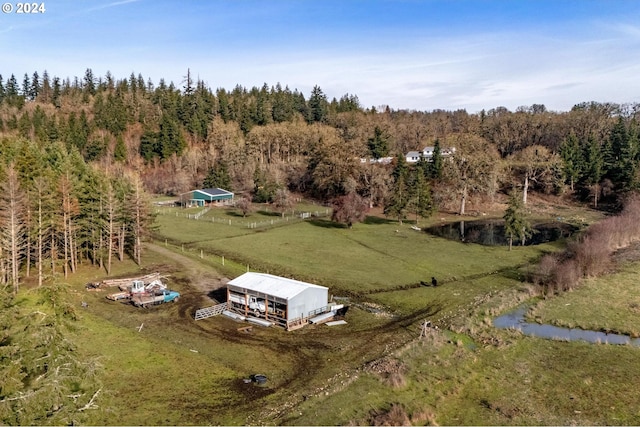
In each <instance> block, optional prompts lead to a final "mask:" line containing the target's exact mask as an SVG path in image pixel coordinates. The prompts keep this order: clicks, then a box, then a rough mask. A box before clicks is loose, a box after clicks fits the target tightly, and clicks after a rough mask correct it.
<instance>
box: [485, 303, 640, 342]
mask: <svg viewBox="0 0 640 427" xmlns="http://www.w3.org/2000/svg"><path fill="white" fill-rule="evenodd" d="M526 312H527V307H520V308H518V309H517V310H515V311H512V312H510V313H507V314H504V315H502V316H500V317H496V318H495V319H494V320H493V326H495V327H496V328H500V329H509V328H513V329H517V330H519V331H520V332H522V333H523V334H525V335H529V336H533V337H538V338H546V339H552V340H559V341H586V342H590V343H603V344H631V345H633V346H636V347H640V338H631V337H629V336H628V335H622V334H607V333H604V332H598V331H587V330H584V329H575V328H574V329H569V328H561V327H558V326H553V325H544V324H539V323H529V322H525V320H524V315H525V313H526Z"/></svg>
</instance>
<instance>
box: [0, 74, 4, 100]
mask: <svg viewBox="0 0 640 427" xmlns="http://www.w3.org/2000/svg"><path fill="white" fill-rule="evenodd" d="M4 98H5V89H4V83H3V79H2V74H0V105H1V104H2V101H4Z"/></svg>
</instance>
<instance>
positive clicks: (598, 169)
mask: <svg viewBox="0 0 640 427" xmlns="http://www.w3.org/2000/svg"><path fill="white" fill-rule="evenodd" d="M586 150H587V152H586V154H585V159H586V164H587V167H586V170H585V179H586V181H587V184H588V185H589V186H591V188H592V190H593V205H594V207H596V208H597V207H598V195H599V193H600V181H601V180H602V177H603V175H604V155H603V153H602V148H601V146H600V144H599V143H598V141H597V140H596V139H595V138H594V137H593V136H590V137H589V140H588V144H587V146H586Z"/></svg>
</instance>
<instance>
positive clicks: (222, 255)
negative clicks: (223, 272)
mask: <svg viewBox="0 0 640 427" xmlns="http://www.w3.org/2000/svg"><path fill="white" fill-rule="evenodd" d="M222 265H224V255H222Z"/></svg>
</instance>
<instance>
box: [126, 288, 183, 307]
mask: <svg viewBox="0 0 640 427" xmlns="http://www.w3.org/2000/svg"><path fill="white" fill-rule="evenodd" d="M178 299H180V293H178V292H176V291H171V290H169V289H162V290H159V291H155V292H152V293H136V294H132V296H131V302H132V303H133V305H135V306H136V307H143V308H146V307H149V306H151V305H158V304H164V303H166V302H178Z"/></svg>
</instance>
